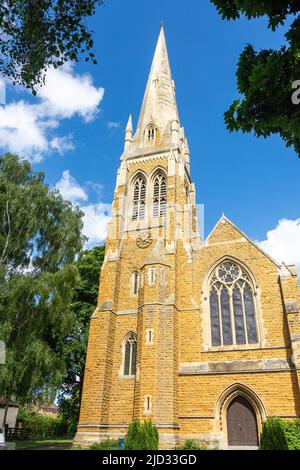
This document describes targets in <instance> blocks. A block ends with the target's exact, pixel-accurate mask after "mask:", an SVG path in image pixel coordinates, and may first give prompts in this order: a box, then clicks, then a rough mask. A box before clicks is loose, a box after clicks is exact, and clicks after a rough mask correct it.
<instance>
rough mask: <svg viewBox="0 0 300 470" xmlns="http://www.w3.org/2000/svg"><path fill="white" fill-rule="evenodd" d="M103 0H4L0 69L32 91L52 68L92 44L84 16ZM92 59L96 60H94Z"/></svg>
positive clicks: (0, 12)
mask: <svg viewBox="0 0 300 470" xmlns="http://www.w3.org/2000/svg"><path fill="white" fill-rule="evenodd" d="M99 5H103V0H80V1H78V0H34V1H33V0H6V1H5V2H2V4H1V5H0V29H1V31H2V34H1V36H0V73H1V74H2V75H3V76H6V77H7V78H9V79H10V80H12V81H13V83H14V84H20V85H24V86H26V87H27V88H29V89H31V91H32V93H33V94H34V95H35V94H36V92H37V87H38V86H39V85H41V84H43V83H44V80H45V72H46V70H47V68H48V67H49V66H54V67H55V68H56V67H58V66H61V65H62V64H64V63H65V62H67V61H69V60H71V61H72V60H74V61H78V60H79V55H80V54H82V53H87V57H88V58H91V59H92V60H93V57H94V56H93V55H91V53H90V51H91V49H92V48H93V47H94V44H93V39H92V32H91V31H89V30H88V27H87V23H86V20H87V19H88V18H90V17H91V16H93V15H94V13H95V10H96V7H97V6H99ZM93 62H94V63H95V60H93Z"/></svg>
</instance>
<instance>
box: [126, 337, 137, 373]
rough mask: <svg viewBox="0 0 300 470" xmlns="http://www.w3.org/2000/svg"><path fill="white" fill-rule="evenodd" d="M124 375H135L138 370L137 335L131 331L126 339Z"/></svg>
mask: <svg viewBox="0 0 300 470" xmlns="http://www.w3.org/2000/svg"><path fill="white" fill-rule="evenodd" d="M123 363H124V364H123V375H126V376H130V375H135V372H136V336H135V334H134V333H129V334H128V335H127V336H126V338H125V340H124V361H123Z"/></svg>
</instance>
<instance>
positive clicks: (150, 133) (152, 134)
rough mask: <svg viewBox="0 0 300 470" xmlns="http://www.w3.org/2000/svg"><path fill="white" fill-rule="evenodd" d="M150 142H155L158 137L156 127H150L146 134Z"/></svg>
mask: <svg viewBox="0 0 300 470" xmlns="http://www.w3.org/2000/svg"><path fill="white" fill-rule="evenodd" d="M146 136H147V140H148V142H154V141H155V137H156V129H155V127H154V126H152V125H151V126H149V127H148V128H147V132H146Z"/></svg>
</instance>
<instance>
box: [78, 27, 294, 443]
mask: <svg viewBox="0 0 300 470" xmlns="http://www.w3.org/2000/svg"><path fill="white" fill-rule="evenodd" d="M271 416H279V417H282V418H285V419H289V418H291V419H292V418H296V417H299V416H300V290H299V286H298V278H297V272H296V268H295V266H290V265H286V264H284V263H283V264H278V263H277V262H276V261H274V260H273V259H272V258H271V257H270V256H269V255H268V254H266V253H264V251H263V250H262V249H261V248H260V247H259V246H258V245H257V244H255V243H254V242H253V241H252V240H250V239H249V238H248V237H247V235H245V234H244V233H243V232H242V231H241V230H240V229H239V228H238V227H236V226H235V225H234V224H233V223H232V222H231V221H230V220H229V219H228V218H227V217H225V216H224V215H223V216H222V217H221V218H220V220H219V221H218V222H217V224H216V226H215V227H214V229H213V230H212V232H211V233H210V234H209V236H208V237H207V238H206V240H201V238H200V235H199V226H198V217H197V210H196V196H195V186H194V184H193V180H192V175H191V173H190V150H189V145H188V141H187V138H186V135H185V132H184V128H183V127H182V126H181V123H180V120H179V114H178V109H177V104H176V98H175V85H174V82H173V80H172V75H171V69H170V64H169V58H168V53H167V47H166V41H165V34H164V29H163V27H161V30H160V34H159V38H158V42H157V46H156V50H155V54H154V58H153V63H152V67H151V71H150V75H149V79H148V83H147V87H146V91H145V96H144V100H143V104H142V108H141V112H140V116H139V120H138V124H137V128H136V129H135V130H134V129H133V124H132V117H131V116H130V117H129V120H128V124H127V127H126V131H125V146H124V152H123V154H122V156H121V163H120V168H119V170H118V174H117V181H116V189H115V193H114V201H113V209H112V217H111V221H110V223H109V226H108V234H107V241H106V253H105V260H104V263H103V267H102V271H101V280H100V290H99V299H98V304H97V308H96V310H95V312H94V314H93V315H92V318H91V324H90V334H89V342H88V351H87V359H86V367H85V376H84V386H83V394H82V402H81V412H80V420H79V424H78V429H77V434H76V437H75V442H76V444H77V445H80V446H82V447H84V446H89V445H91V444H92V443H94V442H99V441H101V440H106V439H108V438H109V439H116V438H118V437H123V436H125V434H126V432H127V429H128V426H129V424H130V423H131V421H132V420H133V419H139V420H141V421H144V420H145V419H149V418H151V420H152V422H153V423H155V424H156V426H157V428H158V430H159V435H160V447H161V448H173V447H175V446H176V445H178V444H179V443H182V442H184V441H185V440H187V439H194V440H197V441H199V442H200V443H203V444H205V445H207V446H208V447H210V448H220V449H228V448H240V449H241V448H243V447H244V448H246V447H247V448H248V447H253V448H255V447H257V446H258V445H259V438H260V437H259V436H260V433H261V430H262V424H263V422H264V421H265V420H266V419H267V418H268V417H271Z"/></svg>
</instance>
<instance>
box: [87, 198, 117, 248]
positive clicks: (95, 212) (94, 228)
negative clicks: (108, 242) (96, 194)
mask: <svg viewBox="0 0 300 470" xmlns="http://www.w3.org/2000/svg"><path fill="white" fill-rule="evenodd" d="M81 210H82V211H83V212H84V217H83V233H84V235H85V236H86V237H88V242H87V243H86V247H87V248H92V247H93V246H95V245H99V243H103V242H104V241H105V239H106V230H107V224H108V222H109V219H110V213H111V206H110V205H109V204H103V203H102V202H100V203H98V204H88V205H83V206H81Z"/></svg>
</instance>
